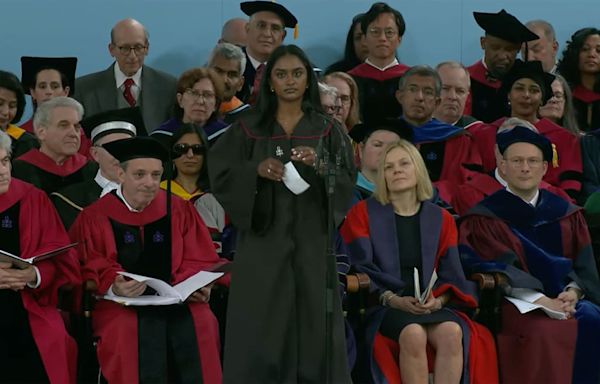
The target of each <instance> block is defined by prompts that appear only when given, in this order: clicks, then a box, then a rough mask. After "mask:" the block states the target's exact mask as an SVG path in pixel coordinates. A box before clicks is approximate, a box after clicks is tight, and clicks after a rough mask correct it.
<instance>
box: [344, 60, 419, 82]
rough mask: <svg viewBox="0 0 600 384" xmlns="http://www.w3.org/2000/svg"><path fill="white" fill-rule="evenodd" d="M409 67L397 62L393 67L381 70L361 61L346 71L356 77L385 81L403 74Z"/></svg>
mask: <svg viewBox="0 0 600 384" xmlns="http://www.w3.org/2000/svg"><path fill="white" fill-rule="evenodd" d="M409 69H410V67H409V66H407V65H404V64H401V63H398V65H394V66H393V67H390V68H388V69H386V70H385V71H382V70H379V69H377V68H375V67H374V66H372V65H370V64H367V63H362V64H360V65H357V66H356V67H354V68H352V69H351V70H350V71H349V72H348V74H349V75H352V76H356V77H364V78H367V79H373V80H377V81H386V80H389V79H393V78H396V77H400V76H402V75H404V73H405V72H406V71H408V70H409Z"/></svg>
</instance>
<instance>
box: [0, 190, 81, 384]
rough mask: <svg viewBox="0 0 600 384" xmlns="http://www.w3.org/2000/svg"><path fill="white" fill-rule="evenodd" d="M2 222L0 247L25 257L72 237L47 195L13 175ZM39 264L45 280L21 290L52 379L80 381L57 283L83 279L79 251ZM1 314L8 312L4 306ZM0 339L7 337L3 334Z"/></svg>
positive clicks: (0, 200) (1, 204)
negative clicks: (77, 376) (77, 257)
mask: <svg viewBox="0 0 600 384" xmlns="http://www.w3.org/2000/svg"><path fill="white" fill-rule="evenodd" d="M0 223H1V224H0V244H1V245H0V248H1V249H3V250H6V251H9V252H11V253H14V254H18V255H19V256H20V257H22V258H24V259H27V258H30V257H33V256H35V255H38V254H40V253H43V252H47V251H51V250H53V249H56V248H59V247H62V246H64V245H67V244H68V243H69V238H68V236H67V234H66V232H65V230H64V229H63V227H62V224H61V222H60V219H59V218H58V215H57V214H56V211H55V210H54V207H53V206H52V204H51V203H50V201H49V200H48V197H46V195H45V194H44V193H43V192H42V191H40V190H38V189H37V188H35V187H33V186H32V185H31V184H28V183H25V182H22V181H20V180H16V179H12V180H11V182H10V187H9V189H8V191H7V192H6V193H3V194H0ZM36 266H37V267H38V269H39V272H40V279H41V283H40V286H39V287H37V288H29V287H26V288H25V289H23V290H21V291H19V293H18V296H19V299H20V301H21V305H22V307H23V308H24V309H25V311H26V315H27V319H28V320H29V326H30V327H31V335H32V336H33V340H34V341H35V345H36V346H37V349H38V351H39V355H40V357H41V360H42V362H43V366H44V368H45V371H46V375H47V377H48V379H49V380H50V382H51V383H57V384H58V383H75V380H76V362H77V347H76V344H75V341H74V340H73V339H71V337H70V336H69V335H68V333H67V331H66V329H65V326H64V323H63V319H62V317H61V315H60V314H59V312H58V310H57V309H56V305H57V299H58V297H57V296H58V288H60V287H63V286H71V287H73V286H78V285H79V284H80V281H81V280H80V276H79V265H78V263H77V259H76V257H75V253H74V252H73V251H72V250H70V251H67V252H65V253H62V254H60V255H56V256H54V257H53V258H50V259H47V260H44V261H40V262H38V263H36ZM11 292H12V291H9V293H11ZM14 294H15V295H17V293H14ZM2 316H9V314H7V313H5V312H3V314H2ZM10 332H16V330H10V329H5V330H4V331H3V333H4V334H5V336H7V335H6V334H7V333H10ZM0 340H5V337H2V336H0ZM1 344H2V350H3V351H5V352H7V351H10V349H11V348H10V345H5V344H4V341H3V342H2V343H1ZM0 355H2V356H3V353H0ZM3 363H4V364H6V363H7V361H6V360H5V357H3V358H2V362H0V367H2V366H3ZM19 363H25V364H27V363H26V362H23V361H21V362H19ZM2 375H4V379H6V371H4V370H3V371H2Z"/></svg>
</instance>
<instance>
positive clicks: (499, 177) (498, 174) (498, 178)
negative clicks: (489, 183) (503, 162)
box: [494, 168, 508, 188]
mask: <svg viewBox="0 0 600 384" xmlns="http://www.w3.org/2000/svg"><path fill="white" fill-rule="evenodd" d="M494 177H495V178H496V180H497V181H498V182H499V183H500V184H501V185H502V187H504V188H506V187H508V183H507V182H506V180H504V179H503V178H502V176H500V172H498V168H496V169H494Z"/></svg>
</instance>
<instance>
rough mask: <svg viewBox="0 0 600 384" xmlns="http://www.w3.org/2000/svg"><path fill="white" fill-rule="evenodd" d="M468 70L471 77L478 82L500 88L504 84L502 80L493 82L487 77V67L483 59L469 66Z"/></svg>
mask: <svg viewBox="0 0 600 384" xmlns="http://www.w3.org/2000/svg"><path fill="white" fill-rule="evenodd" d="M467 70H468V71H469V74H470V75H471V79H473V80H476V81H477V82H479V83H481V84H484V85H486V86H488V87H490V88H494V89H499V88H500V86H501V85H502V82H501V81H500V80H498V81H494V82H492V81H489V80H488V79H487V78H486V77H485V74H486V72H487V69H485V67H484V66H483V63H482V62H481V60H479V61H478V62H476V63H475V64H473V65H471V66H470V67H468V68H467Z"/></svg>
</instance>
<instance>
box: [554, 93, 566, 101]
mask: <svg viewBox="0 0 600 384" xmlns="http://www.w3.org/2000/svg"><path fill="white" fill-rule="evenodd" d="M552 98H554V99H555V100H557V101H563V100H564V99H565V94H564V93H562V92H555V93H553V94H552Z"/></svg>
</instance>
